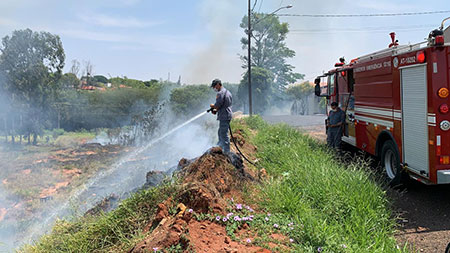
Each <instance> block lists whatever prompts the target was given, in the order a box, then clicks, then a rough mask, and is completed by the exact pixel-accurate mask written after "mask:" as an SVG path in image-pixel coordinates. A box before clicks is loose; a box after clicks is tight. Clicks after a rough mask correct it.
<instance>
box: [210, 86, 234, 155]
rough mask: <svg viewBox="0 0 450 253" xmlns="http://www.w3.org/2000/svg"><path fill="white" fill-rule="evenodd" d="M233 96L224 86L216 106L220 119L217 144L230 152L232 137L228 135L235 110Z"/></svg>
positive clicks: (218, 118)
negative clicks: (232, 107) (232, 108)
mask: <svg viewBox="0 0 450 253" xmlns="http://www.w3.org/2000/svg"><path fill="white" fill-rule="evenodd" d="M232 101H233V97H232V96H231V92H229V91H228V90H227V89H225V87H223V86H222V88H221V89H220V91H219V92H217V96H216V103H215V104H214V107H215V108H217V120H218V121H219V131H218V135H219V142H218V143H217V145H218V146H219V147H221V148H222V150H223V151H224V152H225V153H228V152H230V137H229V136H228V128H229V127H230V121H231V117H232V116H233V112H232V110H231V104H232Z"/></svg>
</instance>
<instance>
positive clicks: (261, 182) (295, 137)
mask: <svg viewBox="0 0 450 253" xmlns="http://www.w3.org/2000/svg"><path fill="white" fill-rule="evenodd" d="M232 127H233V129H234V135H235V137H236V139H237V143H238V145H239V146H240V148H241V150H243V151H244V153H246V154H248V156H249V158H250V159H251V160H257V161H258V162H257V164H258V166H257V167H254V166H251V165H249V164H247V163H242V160H240V159H239V158H238V157H235V156H233V157H228V156H225V155H224V154H223V153H222V152H221V150H220V149H217V148H212V149H210V150H209V151H208V152H206V153H205V154H203V155H202V156H201V157H199V158H197V159H195V160H192V161H189V160H186V159H181V160H180V162H179V164H178V167H177V170H176V172H175V174H174V176H173V177H172V178H171V179H169V178H166V179H165V180H164V181H162V182H161V183H160V184H159V186H157V187H151V188H147V189H142V190H141V191H139V192H137V193H135V194H133V195H132V196H131V197H130V198H128V199H126V200H124V201H122V202H121V204H120V205H119V206H118V207H117V208H116V209H115V210H113V211H110V212H108V213H102V212H100V214H95V213H94V214H89V215H84V216H83V217H80V218H78V219H76V220H74V221H60V222H58V223H57V224H56V226H55V227H54V229H53V231H52V232H51V233H50V234H49V235H47V236H44V237H43V238H41V240H40V241H38V242H36V243H35V244H34V245H27V246H25V247H24V248H23V249H22V251H23V252H93V251H95V252H154V251H158V252H271V251H273V252H404V251H406V250H404V249H401V248H400V247H398V246H397V244H396V241H395V239H394V237H393V235H394V229H395V223H394V221H393V219H392V214H391V210H390V207H389V203H388V201H387V198H386V193H385V192H384V190H383V189H382V188H381V187H380V186H379V184H377V182H376V179H375V177H374V175H373V174H372V173H371V172H370V171H368V170H366V169H365V168H366V167H367V166H366V165H367V161H364V160H358V159H357V158H355V160H352V159H349V160H350V161H346V162H345V163H344V162H341V161H337V160H336V159H335V157H334V155H333V154H331V153H329V152H328V151H327V150H326V149H325V148H324V147H323V146H322V145H321V144H319V143H318V142H316V141H315V140H313V139H311V138H310V137H307V136H304V135H302V134H301V133H299V132H298V131H296V130H294V129H292V128H289V127H287V126H283V125H277V126H269V125H267V124H266V123H264V121H262V120H261V119H260V118H259V117H253V118H247V119H241V120H234V121H233V123H232ZM263 168H264V169H263ZM162 175H164V172H152V173H149V174H148V177H147V178H148V181H150V182H148V185H151V184H155V183H157V182H159V181H161V179H162V177H161V176H162Z"/></svg>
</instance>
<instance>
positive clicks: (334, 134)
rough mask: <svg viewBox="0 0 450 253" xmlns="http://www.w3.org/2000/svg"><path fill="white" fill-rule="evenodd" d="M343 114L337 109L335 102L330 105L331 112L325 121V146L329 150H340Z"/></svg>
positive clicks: (343, 121)
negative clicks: (326, 128) (326, 145)
mask: <svg viewBox="0 0 450 253" xmlns="http://www.w3.org/2000/svg"><path fill="white" fill-rule="evenodd" d="M344 123H345V112H344V111H342V110H341V108H339V106H338V103H337V102H333V103H331V111H330V113H329V114H328V120H327V127H328V130H327V144H328V146H329V147H330V148H334V149H338V150H339V149H340V148H341V137H342V133H343V130H344Z"/></svg>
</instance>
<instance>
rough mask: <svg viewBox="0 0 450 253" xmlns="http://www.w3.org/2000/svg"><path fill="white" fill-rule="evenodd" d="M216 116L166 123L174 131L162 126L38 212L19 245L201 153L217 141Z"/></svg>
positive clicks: (123, 195)
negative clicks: (59, 221)
mask: <svg viewBox="0 0 450 253" xmlns="http://www.w3.org/2000/svg"><path fill="white" fill-rule="evenodd" d="M213 120H214V119H212V118H211V117H209V118H207V117H205V115H204V113H202V114H200V115H198V116H197V117H196V118H193V119H192V122H188V123H189V124H186V125H181V126H180V127H178V126H177V125H173V126H172V127H171V128H165V127H163V128H162V129H165V130H167V129H173V131H165V130H162V131H161V132H160V133H158V134H157V135H155V138H153V139H152V140H150V141H149V142H148V143H146V144H145V145H144V146H142V147H140V148H137V149H136V150H134V151H133V152H132V153H131V154H128V155H126V156H125V157H123V158H121V159H120V160H119V161H118V162H117V163H116V164H114V165H113V166H111V167H110V168H108V169H106V170H103V171H101V172H100V173H98V174H97V175H96V176H94V177H92V178H91V179H89V180H88V182H86V183H85V184H84V185H83V186H81V187H80V188H78V189H77V190H75V191H74V192H72V194H71V196H70V198H68V199H67V200H66V201H64V202H55V203H49V205H48V207H47V208H45V210H42V211H41V212H42V213H45V215H38V217H41V218H40V219H36V222H34V223H33V224H32V225H30V226H28V227H27V228H26V229H25V230H24V231H21V234H25V235H26V237H25V238H24V239H23V240H21V241H20V243H19V244H16V245H21V244H23V243H30V242H32V241H33V240H35V239H37V238H39V236H41V235H42V234H43V233H45V232H48V231H49V229H50V228H51V226H52V225H53V224H54V222H55V220H56V219H57V218H68V217H71V216H72V215H73V214H83V213H84V212H86V211H87V210H89V209H90V208H92V207H93V206H94V205H95V204H96V203H98V202H99V201H101V200H102V199H104V198H105V197H107V196H110V195H115V196H119V197H121V198H125V197H127V196H129V193H131V192H133V191H135V190H136V189H138V188H140V187H141V186H142V185H144V183H145V175H146V174H147V172H149V171H167V170H169V169H170V168H172V167H174V166H176V165H177V164H178V161H179V159H181V158H182V157H184V158H187V159H192V158H194V157H197V156H200V155H201V154H202V153H203V152H205V151H206V150H207V149H208V148H210V147H211V146H213V145H214V142H215V138H216V137H215V129H216V128H215V127H214V125H216V123H212V122H213ZM162 121H163V122H176V119H175V118H174V117H173V116H172V115H170V114H169V115H168V116H167V117H166V118H165V119H163V120H162ZM169 134H170V135H169ZM42 217H43V218H42ZM16 239H17V238H16Z"/></svg>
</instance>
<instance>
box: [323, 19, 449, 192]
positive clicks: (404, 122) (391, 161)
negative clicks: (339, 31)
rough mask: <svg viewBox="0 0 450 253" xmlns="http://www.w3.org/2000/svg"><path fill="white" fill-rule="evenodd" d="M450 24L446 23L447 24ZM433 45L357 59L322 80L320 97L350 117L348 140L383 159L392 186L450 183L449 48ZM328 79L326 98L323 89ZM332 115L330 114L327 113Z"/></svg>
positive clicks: (440, 40) (439, 35)
mask: <svg viewBox="0 0 450 253" xmlns="http://www.w3.org/2000/svg"><path fill="white" fill-rule="evenodd" d="M446 20H447V19H446ZM444 22H445V20H444V21H443V22H442V25H441V27H440V29H436V30H434V31H432V32H431V33H430V34H429V37H428V40H427V41H425V42H423V43H418V44H414V45H398V44H397V41H396V40H395V33H391V38H392V43H391V44H390V45H389V48H387V49H384V50H381V51H378V52H374V53H371V54H368V55H364V56H361V57H358V58H356V59H353V60H352V61H351V62H350V63H348V64H346V63H345V61H344V60H343V59H342V58H341V59H340V63H337V64H336V65H335V68H334V69H332V70H330V71H328V72H327V73H325V74H324V75H322V76H319V77H317V78H316V80H315V83H316V87H315V93H316V95H317V96H321V97H326V98H327V101H328V105H329V104H331V102H338V103H339V106H340V107H341V108H342V110H344V111H345V112H346V115H347V117H346V125H345V128H344V131H343V132H344V133H343V136H342V141H343V142H345V143H347V144H350V145H352V146H355V147H356V148H358V149H361V150H364V151H366V152H368V153H370V154H372V155H375V156H377V157H378V158H380V159H381V162H382V164H383V165H384V168H385V171H386V175H387V177H388V178H389V179H390V180H394V179H398V180H402V179H404V178H405V176H408V175H409V177H411V178H413V179H415V180H418V181H420V182H423V183H426V184H448V183H450V113H449V110H450V109H449V103H450V101H449V85H450V43H448V42H445V41H444V31H443V23H444ZM324 79H326V83H327V89H326V94H322V93H323V92H321V89H320V83H321V82H322V81H324ZM327 111H329V110H327Z"/></svg>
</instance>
